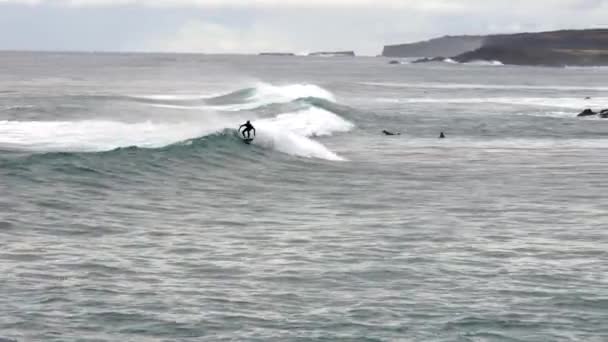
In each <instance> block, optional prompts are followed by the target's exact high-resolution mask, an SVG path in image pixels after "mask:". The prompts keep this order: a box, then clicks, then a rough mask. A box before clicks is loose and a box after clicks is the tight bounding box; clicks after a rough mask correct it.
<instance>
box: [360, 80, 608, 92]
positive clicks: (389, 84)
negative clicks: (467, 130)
mask: <svg viewBox="0 0 608 342" xmlns="http://www.w3.org/2000/svg"><path fill="white" fill-rule="evenodd" d="M359 84H363V85H370V86H379V87H392V88H428V89H508V90H517V89H530V90H592V91H608V87H605V86H559V85H528V84H467V83H396V82H360V83H359Z"/></svg>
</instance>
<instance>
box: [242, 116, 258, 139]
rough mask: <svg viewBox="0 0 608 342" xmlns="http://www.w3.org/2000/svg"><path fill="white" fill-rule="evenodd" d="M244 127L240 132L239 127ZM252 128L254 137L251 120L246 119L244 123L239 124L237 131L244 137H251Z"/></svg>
mask: <svg viewBox="0 0 608 342" xmlns="http://www.w3.org/2000/svg"><path fill="white" fill-rule="evenodd" d="M243 127H245V129H244V130H243V132H241V128H243ZM252 130H253V136H254V137H255V127H253V125H252V124H251V122H249V120H247V122H245V123H244V124H242V125H240V126H239V132H241V134H242V135H243V138H244V139H251V133H250V132H251V131H252ZM245 133H247V136H245Z"/></svg>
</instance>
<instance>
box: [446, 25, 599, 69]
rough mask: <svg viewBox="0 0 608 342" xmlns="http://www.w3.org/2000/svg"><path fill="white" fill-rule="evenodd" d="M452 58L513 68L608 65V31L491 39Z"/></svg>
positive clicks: (497, 36) (513, 35)
mask: <svg viewBox="0 0 608 342" xmlns="http://www.w3.org/2000/svg"><path fill="white" fill-rule="evenodd" d="M452 59H454V60H455V61H458V62H463V63H466V62H470V61H475V60H498V61H501V62H502V63H504V64H512V65H538V66H566V65H571V66H600V65H608V29H598V30H564V31H553V32H539V33H518V34H512V35H495V36H488V37H486V40H485V41H484V44H483V46H482V47H481V48H479V49H475V50H473V51H469V52H465V53H462V54H460V55H458V56H455V57H452Z"/></svg>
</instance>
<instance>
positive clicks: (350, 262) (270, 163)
mask: <svg viewBox="0 0 608 342" xmlns="http://www.w3.org/2000/svg"><path fill="white" fill-rule="evenodd" d="M0 63H1V64H2V65H3V66H4V68H3V71H2V74H1V75H0V191H1V196H0V238H1V239H0V271H1V272H2V276H1V277H0V317H1V319H0V340H3V341H20V342H21V341H203V340H206V341H227V340H235V341H308V340H310V341H338V340H339V341H365V340H368V341H396V340H399V341H597V342H600V341H606V340H608V324H607V322H608V277H607V274H608V230H607V229H608V209H607V206H606V205H607V204H608V200H607V198H608V197H607V196H608V195H607V190H608V187H607V186H606V185H605V184H606V175H607V174H608V120H604V121H602V120H601V119H593V118H591V119H579V118H576V117H575V116H576V114H577V113H578V112H580V111H581V110H582V109H583V108H586V107H590V108H593V109H596V110H597V109H601V108H602V106H603V107H604V108H606V107H608V97H607V96H606V92H607V91H608V86H607V85H606V80H608V70H606V69H601V68H597V69H551V68H521V67H508V66H483V65H452V64H448V63H443V64H434V65H430V64H429V65H388V64H387V60H384V59H379V58H378V59H377V58H356V59H342V58H299V57H293V58H288V57H244V56H243V57H237V56H199V55H143V54H142V55H127V54H124V55H118V54H117V55H113V54H50V53H47V54H40V53H2V54H0ZM587 96H589V97H591V99H585V97H587ZM247 119H251V120H252V123H253V124H254V125H255V126H256V129H257V137H256V139H255V141H254V143H253V144H252V145H245V144H243V143H242V142H241V141H240V139H239V138H238V136H237V135H236V132H235V128H236V127H237V126H238V125H239V124H241V123H242V122H243V121H245V120H247ZM383 129H387V130H390V131H395V132H401V135H398V136H384V135H382V134H381V130H383ZM441 131H444V132H445V134H446V135H447V139H443V140H440V139H437V136H438V135H439V132H441Z"/></svg>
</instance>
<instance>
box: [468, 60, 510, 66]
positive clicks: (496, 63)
mask: <svg viewBox="0 0 608 342" xmlns="http://www.w3.org/2000/svg"><path fill="white" fill-rule="evenodd" d="M462 64H464V65H479V66H503V65H504V64H503V63H502V62H501V61H485V60H478V61H471V62H467V63H462Z"/></svg>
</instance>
